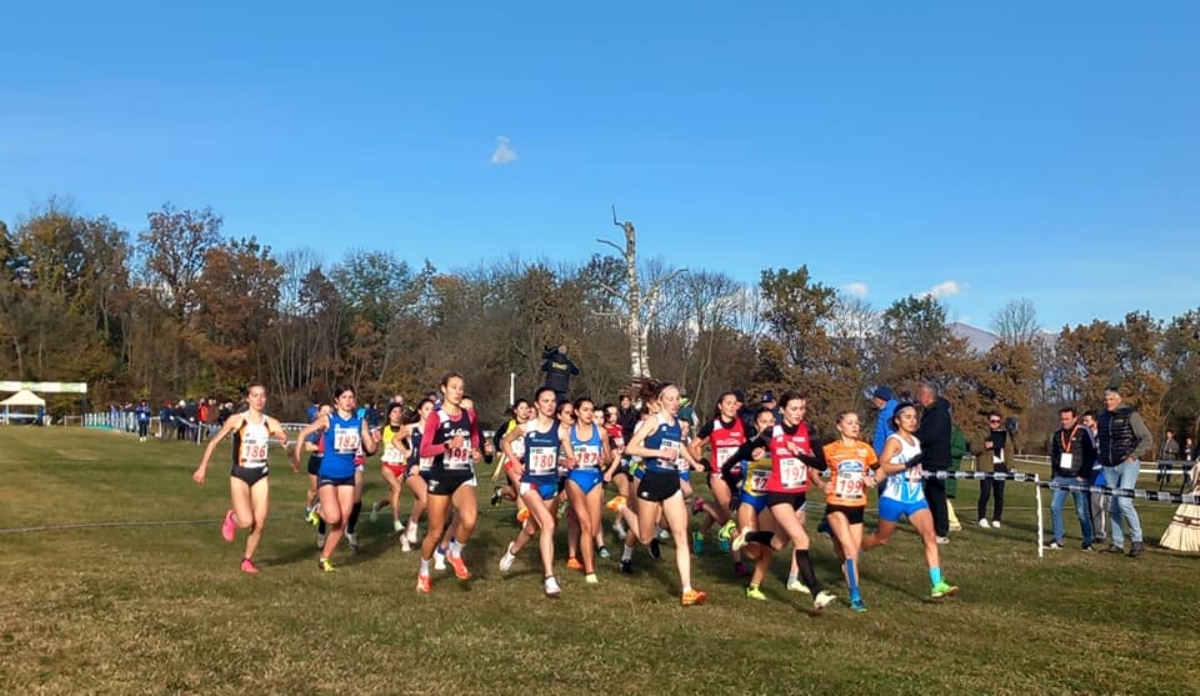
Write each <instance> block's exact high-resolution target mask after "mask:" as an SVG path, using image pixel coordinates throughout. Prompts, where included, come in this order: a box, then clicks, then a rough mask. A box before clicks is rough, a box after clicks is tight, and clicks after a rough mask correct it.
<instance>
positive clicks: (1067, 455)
mask: <svg viewBox="0 0 1200 696" xmlns="http://www.w3.org/2000/svg"><path fill="white" fill-rule="evenodd" d="M1077 432H1079V426H1078V425H1077V426H1075V427H1074V428H1072V429H1071V434H1070V436H1068V435H1067V433H1066V431H1065V430H1060V431H1059V436H1058V437H1059V441H1060V442H1061V443H1062V455H1061V456H1060V458H1059V460H1058V468H1059V469H1060V470H1062V471H1073V470H1074V469H1073V467H1072V464H1073V463H1074V460H1075V455H1073V454H1071V445H1073V444H1074V443H1075V433H1077Z"/></svg>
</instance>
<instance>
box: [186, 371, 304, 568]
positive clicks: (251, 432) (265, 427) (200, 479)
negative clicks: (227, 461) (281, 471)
mask: <svg viewBox="0 0 1200 696" xmlns="http://www.w3.org/2000/svg"><path fill="white" fill-rule="evenodd" d="M246 404H247V405H248V406H249V409H247V410H246V411H245V412H243V413H237V414H234V415H232V416H230V417H229V418H227V419H225V424H224V425H223V426H222V427H221V430H220V431H218V432H217V434H216V435H214V436H213V438H212V439H211V440H209V441H208V447H206V448H204V456H202V457H201V458H200V466H198V467H196V471H195V472H193V473H192V480H193V481H195V482H196V483H200V484H203V483H204V478H205V474H206V473H207V472H208V460H209V459H210V458H211V457H212V454H213V450H215V449H216V448H217V443H219V442H220V441H221V440H224V439H225V436H226V435H228V434H230V433H233V469H232V470H231V471H230V472H229V498H230V503H231V504H232V507H231V508H230V509H229V511H228V512H226V513H225V520H224V521H223V522H222V523H221V537H222V538H224V539H225V541H228V542H232V541H233V537H234V534H235V531H234V530H235V528H236V529H249V530H250V533H249V534H248V535H246V549H245V552H244V553H243V554H242V572H244V573H257V572H258V567H257V566H255V565H254V561H253V558H254V552H255V551H256V550H257V549H258V542H259V540H260V539H262V531H263V525H265V524H266V523H267V508H268V507H270V502H271V498H270V491H271V489H270V485H269V484H268V482H267V441H268V439H269V438H271V437H276V438H279V442H280V443H282V444H283V445H284V446H285V447H286V446H287V435H285V434H284V432H283V428H282V427H281V426H280V425H279V421H277V420H275V419H274V418H271V417H270V416H268V415H266V414H265V413H263V407H264V406H266V404H267V388H266V387H265V386H263V385H262V384H260V383H258V382H255V383H252V384H251V385H250V386H249V387H248V388H247V390H246ZM299 451H300V447H299V446H297V447H296V452H297V455H296V459H295V463H294V465H293V467H292V468H293V469H295V470H296V471H300V458H299V454H298V453H299Z"/></svg>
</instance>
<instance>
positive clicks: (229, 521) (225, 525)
mask: <svg viewBox="0 0 1200 696" xmlns="http://www.w3.org/2000/svg"><path fill="white" fill-rule="evenodd" d="M235 532H237V525H235V524H234V523H233V510H230V511H229V512H227V513H225V521H224V522H222V523H221V538H222V539H224V540H225V541H233V535H234V533H235Z"/></svg>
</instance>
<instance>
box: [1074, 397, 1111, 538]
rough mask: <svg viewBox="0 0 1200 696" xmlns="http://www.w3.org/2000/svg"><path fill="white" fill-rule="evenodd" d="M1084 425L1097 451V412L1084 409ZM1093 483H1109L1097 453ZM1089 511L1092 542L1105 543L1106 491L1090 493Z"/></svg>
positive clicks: (1094, 460) (1101, 485)
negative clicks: (1105, 478)
mask: <svg viewBox="0 0 1200 696" xmlns="http://www.w3.org/2000/svg"><path fill="white" fill-rule="evenodd" d="M1080 420H1082V421H1083V427H1084V428H1086V429H1087V431H1088V433H1089V434H1090V435H1091V436H1092V452H1093V453H1094V452H1095V451H1096V431H1097V429H1098V428H1099V426H1097V425H1096V412H1095V411H1084V412H1083V418H1081V419H1080ZM1091 485H1092V487H1093V488H1104V487H1105V486H1106V485H1107V484H1106V483H1105V481H1104V467H1102V466H1100V460H1099V459H1098V458H1097V457H1096V455H1095V454H1093V455H1092V468H1091ZM1088 511H1089V514H1090V517H1091V519H1092V543H1093V544H1103V543H1104V542H1105V540H1106V539H1107V537H1106V535H1105V534H1106V533H1105V531H1104V530H1105V529H1107V528H1108V519H1107V518H1108V496H1107V495H1105V494H1104V493H1091V494H1089V495H1088Z"/></svg>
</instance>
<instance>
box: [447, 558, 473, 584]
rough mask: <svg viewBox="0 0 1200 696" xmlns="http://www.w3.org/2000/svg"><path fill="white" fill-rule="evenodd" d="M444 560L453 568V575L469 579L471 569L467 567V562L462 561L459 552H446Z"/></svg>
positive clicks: (460, 578) (461, 578)
mask: <svg viewBox="0 0 1200 696" xmlns="http://www.w3.org/2000/svg"><path fill="white" fill-rule="evenodd" d="M446 561H447V562H448V563H449V564H450V567H451V568H453V569H454V576H455V577H456V578H458V579H459V580H470V579H471V571H470V570H469V569H468V568H467V564H466V563H464V562H463V558H462V554H461V553H448V554H446Z"/></svg>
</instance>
